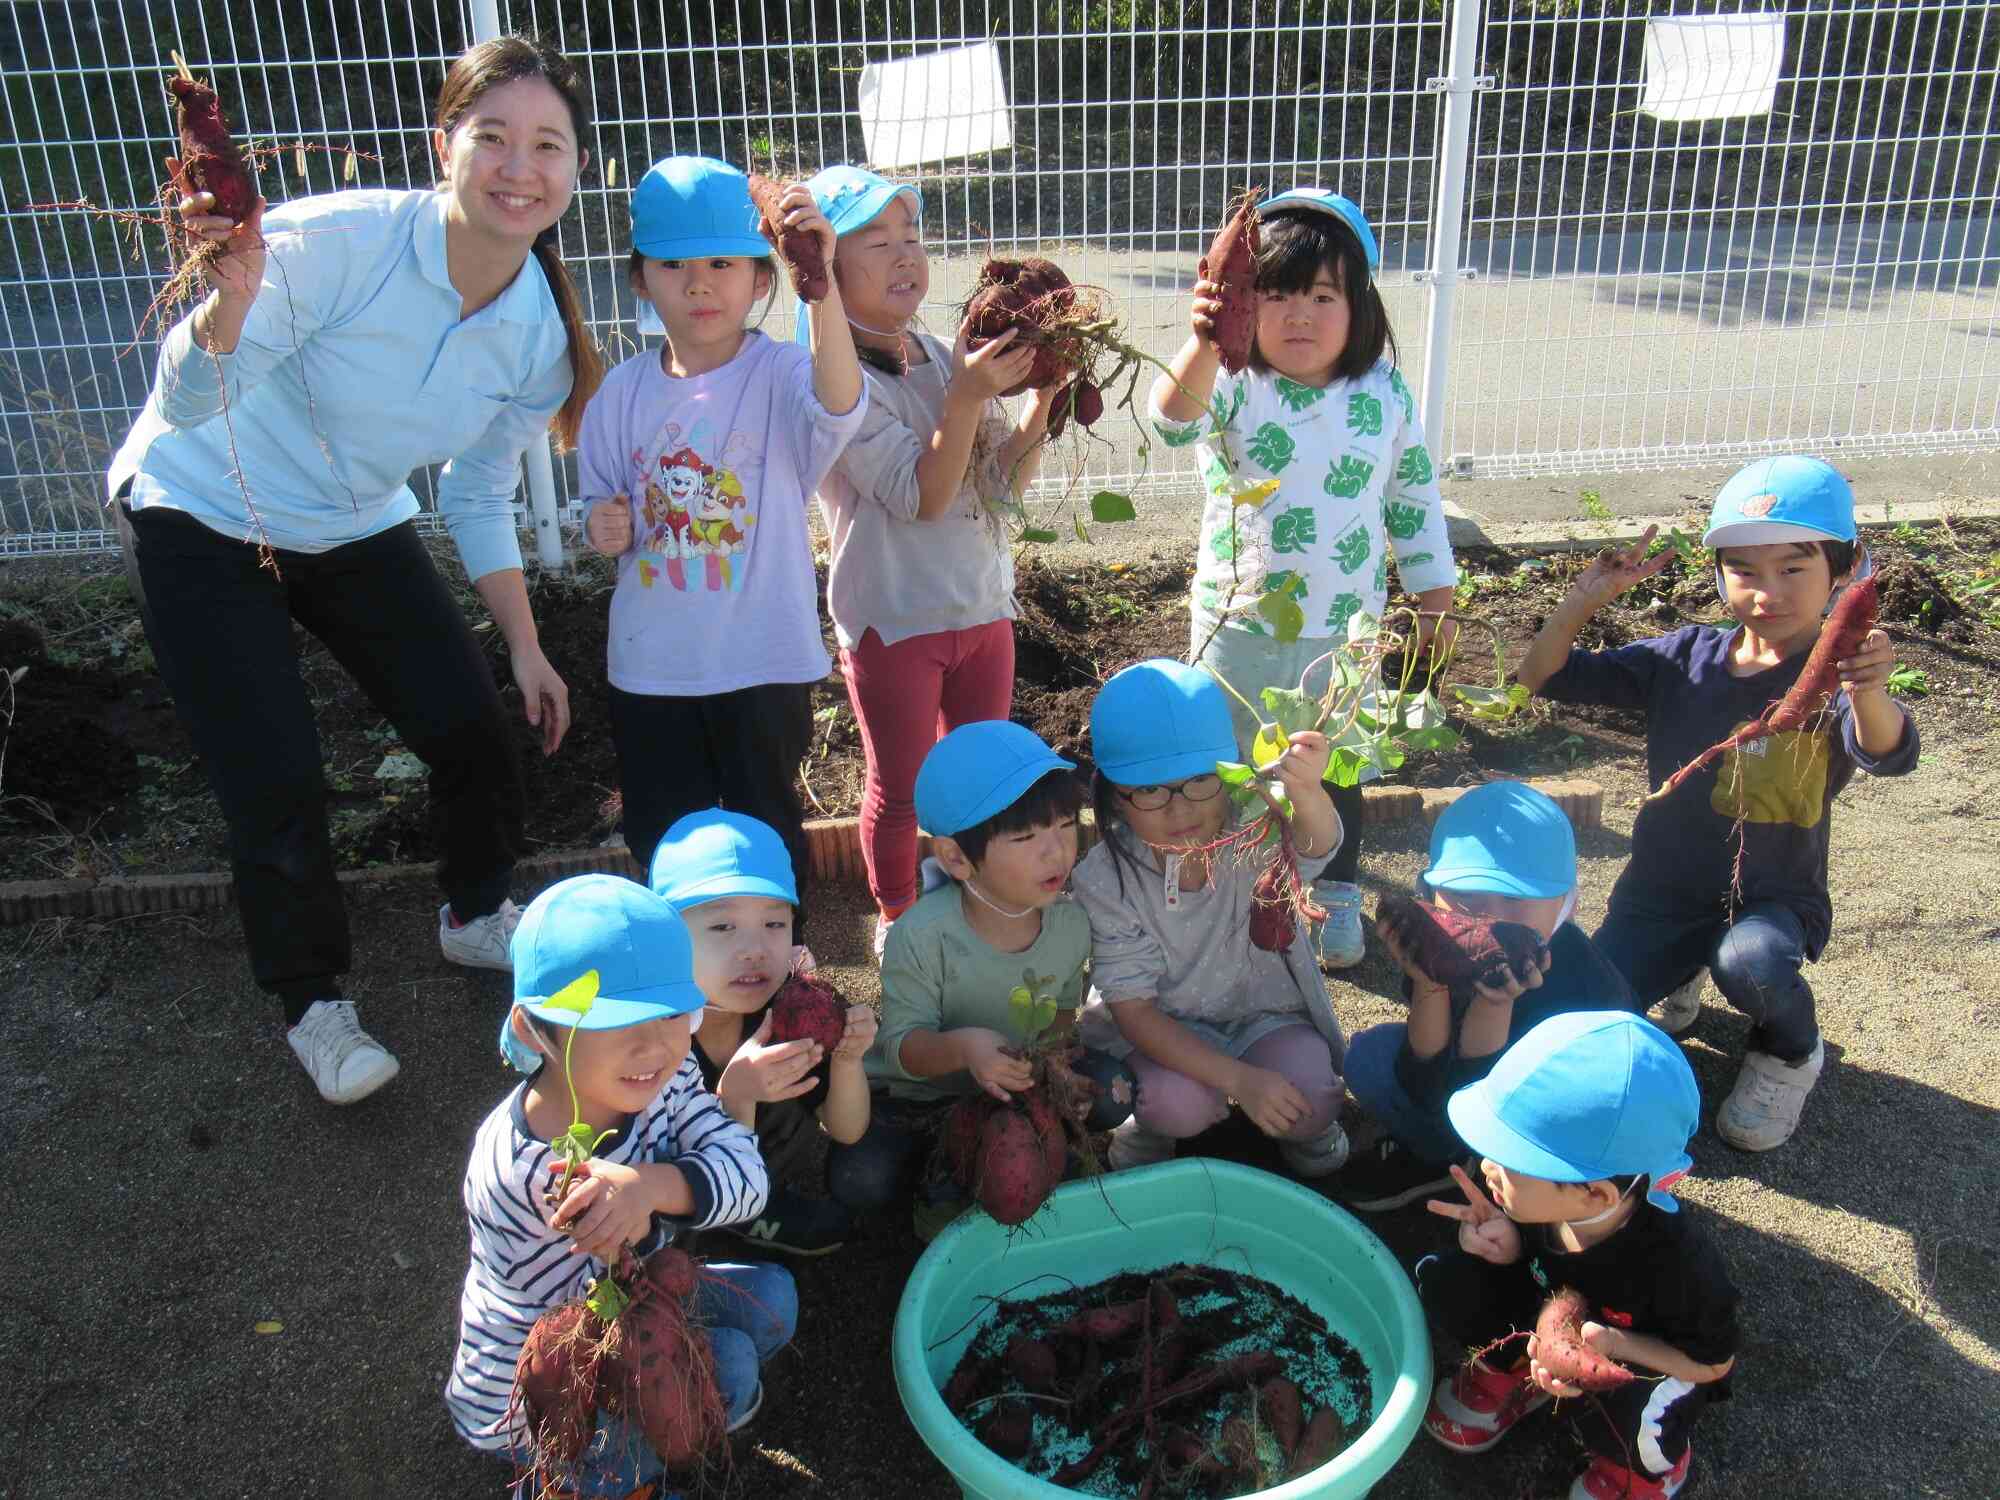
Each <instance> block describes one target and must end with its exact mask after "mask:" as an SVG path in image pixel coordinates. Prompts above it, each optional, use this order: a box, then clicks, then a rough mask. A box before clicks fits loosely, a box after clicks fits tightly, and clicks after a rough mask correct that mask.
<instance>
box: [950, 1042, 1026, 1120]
mask: <svg viewBox="0 0 2000 1500" xmlns="http://www.w3.org/2000/svg"><path fill="white" fill-rule="evenodd" d="M958 1045H959V1050H960V1051H961V1052H962V1053H963V1055H964V1057H965V1069H966V1071H967V1072H968V1073H970V1074H971V1075H972V1081H973V1082H974V1083H976V1084H978V1085H979V1086H980V1087H981V1088H983V1089H985V1090H986V1092H987V1093H989V1094H991V1095H992V1096H993V1097H994V1098H995V1099H998V1100H999V1101H1000V1102H1001V1103H1002V1104H1005V1103H1006V1102H1007V1100H1008V1099H1009V1098H1011V1097H1012V1096H1013V1095H1015V1094H1018V1093H1020V1092H1022V1091H1023V1090H1024V1089H1026V1088H1028V1087H1029V1086H1030V1085H1032V1084H1033V1083H1034V1081H1035V1070H1034V1069H1033V1068H1031V1067H1029V1066H1028V1060H1027V1059H1026V1058H1025V1057H1016V1056H1014V1055H1013V1054H1012V1053H1011V1052H1008V1051H1007V1050H1006V1047H1007V1039H1006V1038H1005V1037H1003V1036H1002V1035H1000V1033H999V1032H997V1031H988V1030H987V1029H986V1028H985V1027H983V1026H967V1027H965V1028H964V1029H963V1030H961V1031H960V1032H959V1033H958Z"/></svg>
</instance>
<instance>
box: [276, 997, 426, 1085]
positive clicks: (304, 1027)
mask: <svg viewBox="0 0 2000 1500" xmlns="http://www.w3.org/2000/svg"><path fill="white" fill-rule="evenodd" d="M285 1040H286V1041H288V1042H290V1043H291V1046H292V1051H293V1052H295V1053H297V1054H298V1059H299V1062H300V1063H301V1064H303V1065H304V1067H305V1070H306V1072H307V1073H308V1074H310V1075H311V1076H312V1081H313V1087H314V1088H316V1089H318V1090H319V1096H320V1098H322V1099H324V1100H326V1102H327V1103H328V1104H352V1103H354V1102H355V1101H356V1100H357V1099H366V1098H367V1097H368V1096H369V1095H370V1094H372V1093H374V1092H375V1090H377V1089H379V1088H380V1087H382V1085H383V1084H385V1083H387V1082H388V1081H389V1080H390V1079H392V1078H394V1077H395V1076H396V1071H397V1066H398V1065H397V1062H396V1059H395V1058H393V1057H391V1056H390V1055H389V1052H388V1049H387V1048H385V1047H384V1046H383V1045H382V1044H381V1043H380V1042H378V1041H376V1040H375V1038H374V1037H372V1036H370V1035H369V1034H368V1033H367V1032H365V1031H363V1030H362V1029H361V1021H360V1018H359V1017H357V1016H356V1015H355V1013H354V1002H353V1001H352V1000H315V1001H313V1003H312V1005H311V1007H310V1008H309V1009H308V1010H307V1011H306V1013H305V1014H304V1015H303V1016H301V1017H300V1018H299V1023H298V1024H297V1025H296V1026H294V1027H293V1028H292V1029H291V1030H290V1031H288V1032H287V1033H285Z"/></svg>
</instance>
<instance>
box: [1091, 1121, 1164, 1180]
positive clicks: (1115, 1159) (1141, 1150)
mask: <svg viewBox="0 0 2000 1500" xmlns="http://www.w3.org/2000/svg"><path fill="white" fill-rule="evenodd" d="M1178 1147H1179V1142H1177V1141H1176V1140H1175V1139H1174V1138H1173V1137H1172V1136H1170V1135H1155V1134H1154V1133H1153V1132H1152V1131H1150V1130H1147V1129H1145V1128H1144V1127H1143V1126H1141V1125H1140V1124H1139V1122H1138V1121H1137V1120H1127V1121H1126V1122H1125V1123H1124V1124H1123V1125H1120V1126H1119V1127H1118V1128H1117V1129H1116V1130H1114V1131H1112V1132H1111V1144H1110V1145H1109V1147H1108V1148H1107V1149H1106V1150H1105V1153H1104V1160H1105V1163H1106V1165H1108V1166H1109V1167H1110V1168H1111V1170H1112V1171H1114V1172H1123V1171H1126V1170H1128V1169H1129V1168H1132V1167H1150V1166H1152V1165H1154V1164H1155V1163H1157V1162H1163V1161H1172V1160H1173V1159H1174V1152H1175V1151H1176V1150H1177V1149H1178Z"/></svg>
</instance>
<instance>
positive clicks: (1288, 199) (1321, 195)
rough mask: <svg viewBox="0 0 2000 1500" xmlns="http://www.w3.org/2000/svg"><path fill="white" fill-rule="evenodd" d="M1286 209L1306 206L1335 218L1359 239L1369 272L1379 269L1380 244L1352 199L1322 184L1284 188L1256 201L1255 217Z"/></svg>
mask: <svg viewBox="0 0 2000 1500" xmlns="http://www.w3.org/2000/svg"><path fill="white" fill-rule="evenodd" d="M1286 208H1293V209H1297V208H1304V209H1310V210H1312V211H1313V212H1314V213H1321V214H1326V215H1327V216H1328V217H1330V218H1334V219H1338V220H1339V221H1340V222H1341V223H1342V224H1345V225H1346V226H1347V229H1348V232H1349V233H1350V234H1352V235H1353V236H1354V237H1355V238H1356V239H1357V240H1359V241H1360V242H1361V253H1362V255H1363V256H1365V257H1366V258H1367V261H1368V272H1369V274H1370V275H1373V274H1374V273H1375V272H1376V271H1379V270H1380V269H1381V268H1382V247H1381V246H1379V245H1377V244H1376V243H1375V231H1374V230H1372V229H1370V228H1369V227H1368V216H1367V215H1366V214H1364V213H1362V211H1361V207H1360V205H1359V204H1357V203H1356V202H1355V201H1354V200H1353V199H1352V198H1343V197H1341V196H1340V194H1338V193H1335V192H1331V191H1329V190H1328V189H1326V188H1323V187H1295V188H1286V189H1285V191H1284V192H1282V193H1279V194H1278V195H1277V196H1276V197H1272V198H1265V199H1263V200H1261V201H1260V202H1259V203H1258V204H1257V217H1258V218H1260V219H1263V218H1268V217H1269V216H1270V215H1272V214H1273V213H1276V212H1277V211H1278V210H1280V209H1286Z"/></svg>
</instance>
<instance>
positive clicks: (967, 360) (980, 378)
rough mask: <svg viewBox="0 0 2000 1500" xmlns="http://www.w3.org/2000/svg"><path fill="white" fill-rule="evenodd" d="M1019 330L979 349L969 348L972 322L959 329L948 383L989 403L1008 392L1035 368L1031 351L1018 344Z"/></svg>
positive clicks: (1011, 330) (1026, 344) (1011, 329)
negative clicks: (1003, 392)
mask: <svg viewBox="0 0 2000 1500" xmlns="http://www.w3.org/2000/svg"><path fill="white" fill-rule="evenodd" d="M1020 333H1021V331H1020V330H1019V329H1018V328H1009V329H1007V330H1005V331H1004V332H1003V333H1001V335H1000V336H999V337H998V338H996V339H991V340H989V341H988V342H986V343H985V344H982V345H981V346H980V347H979V348H977V349H975V348H973V347H972V320H971V319H969V318H968V319H967V320H966V321H965V322H964V323H962V324H961V325H959V330H958V343H957V345H956V346H955V347H954V348H953V349H952V351H951V369H952V376H951V383H952V385H953V386H954V387H957V388H962V389H964V390H967V391H970V392H971V393H972V394H973V395H975V396H977V397H979V399H980V400H982V401H990V400H992V399H993V398H994V397H995V396H998V395H999V394H1000V393H1001V392H1002V391H1011V390H1012V389H1013V388H1014V387H1015V386H1017V385H1019V384H1020V383H1021V382H1022V381H1024V380H1026V379H1027V378H1028V372H1029V371H1031V370H1033V369H1034V368H1035V351H1034V347H1033V346H1032V345H1030V344H1028V343H1026V342H1024V341H1022V340H1021V337H1020Z"/></svg>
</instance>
